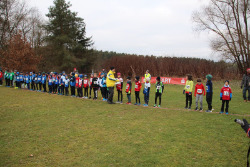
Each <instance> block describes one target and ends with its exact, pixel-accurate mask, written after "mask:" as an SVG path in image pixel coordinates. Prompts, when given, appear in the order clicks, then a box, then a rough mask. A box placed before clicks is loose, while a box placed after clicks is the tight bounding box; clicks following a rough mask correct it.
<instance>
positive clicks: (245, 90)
mask: <svg viewBox="0 0 250 167" xmlns="http://www.w3.org/2000/svg"><path fill="white" fill-rule="evenodd" d="M242 93H243V99H244V100H247V96H246V94H247V87H245V86H244V88H243V92H242ZM248 95H249V92H248Z"/></svg>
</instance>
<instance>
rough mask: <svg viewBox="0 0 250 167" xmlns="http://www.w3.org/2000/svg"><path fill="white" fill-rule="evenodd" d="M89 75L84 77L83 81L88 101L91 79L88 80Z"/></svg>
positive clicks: (85, 96)
mask: <svg viewBox="0 0 250 167" xmlns="http://www.w3.org/2000/svg"><path fill="white" fill-rule="evenodd" d="M87 77H88V76H87V75H84V80H83V87H84V98H85V99H87V98H88V96H89V94H88V88H89V79H88V78H87Z"/></svg>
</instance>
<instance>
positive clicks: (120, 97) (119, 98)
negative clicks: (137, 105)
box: [117, 90, 123, 101]
mask: <svg viewBox="0 0 250 167" xmlns="http://www.w3.org/2000/svg"><path fill="white" fill-rule="evenodd" d="M117 92H118V101H120V100H121V101H122V98H123V95H122V90H118V91H117Z"/></svg>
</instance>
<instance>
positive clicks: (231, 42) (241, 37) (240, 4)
mask: <svg viewBox="0 0 250 167" xmlns="http://www.w3.org/2000/svg"><path fill="white" fill-rule="evenodd" d="M192 19H193V22H194V23H195V24H196V26H195V30H196V31H198V32H201V31H208V32H212V34H213V39H212V40H211V44H210V45H211V48H212V49H213V50H214V51H215V52H216V53H218V54H219V55H221V56H223V57H224V58H226V59H228V60H233V61H234V62H236V63H237V65H238V69H239V71H240V72H241V73H243V72H244V71H245V70H246V69H247V68H248V67H249V66H250V59H249V55H250V52H249V49H250V46H249V45H250V42H249V39H250V35H249V31H250V29H249V26H248V22H249V19H250V0H209V4H208V5H207V6H205V7H203V8H201V10H200V11H195V12H194V13H193V15H192Z"/></svg>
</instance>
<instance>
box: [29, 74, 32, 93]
mask: <svg viewBox="0 0 250 167" xmlns="http://www.w3.org/2000/svg"><path fill="white" fill-rule="evenodd" d="M32 79H33V78H32V72H30V74H29V80H30V90H32V87H33V85H32V81H33V80H32Z"/></svg>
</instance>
